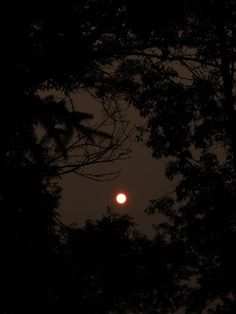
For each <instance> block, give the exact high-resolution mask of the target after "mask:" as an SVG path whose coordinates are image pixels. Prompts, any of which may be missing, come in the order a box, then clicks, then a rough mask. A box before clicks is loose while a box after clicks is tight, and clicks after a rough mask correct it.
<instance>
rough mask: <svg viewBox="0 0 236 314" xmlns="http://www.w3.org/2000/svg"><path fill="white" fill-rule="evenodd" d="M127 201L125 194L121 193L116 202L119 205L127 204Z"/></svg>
mask: <svg viewBox="0 0 236 314" xmlns="http://www.w3.org/2000/svg"><path fill="white" fill-rule="evenodd" d="M126 200H127V197H126V195H125V194H124V193H119V194H117V195H116V202H117V203H118V204H125V203H126Z"/></svg>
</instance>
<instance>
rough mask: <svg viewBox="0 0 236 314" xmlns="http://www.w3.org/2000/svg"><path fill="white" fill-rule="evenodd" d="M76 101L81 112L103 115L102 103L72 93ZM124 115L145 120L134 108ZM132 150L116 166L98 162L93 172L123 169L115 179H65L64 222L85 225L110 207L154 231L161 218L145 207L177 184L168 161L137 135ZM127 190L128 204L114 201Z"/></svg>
mask: <svg viewBox="0 0 236 314" xmlns="http://www.w3.org/2000/svg"><path fill="white" fill-rule="evenodd" d="M72 98H73V101H74V104H75V105H76V106H78V107H79V109H80V110H81V111H85V112H89V113H92V114H93V115H94V121H96V119H99V116H101V105H100V104H99V103H97V102H96V100H95V99H93V98H92V97H91V96H88V95H86V94H82V95H80V94H79V95H74V96H73V95H72ZM123 114H124V118H125V119H127V120H129V121H130V126H131V127H132V126H135V125H136V126H138V125H143V124H144V123H145V121H144V120H142V119H141V118H140V116H139V114H138V112H137V111H135V110H134V109H133V108H128V109H127V110H125V112H124V113H123ZM129 142H130V143H131V147H132V153H131V156H130V158H129V159H126V160H118V161H116V162H114V163H113V164H112V165H109V164H106V165H104V166H103V168H101V166H99V165H97V166H95V167H93V171H94V170H95V171H98V172H99V171H104V172H106V171H108V170H111V171H113V170H119V169H121V170H122V172H121V174H120V176H119V177H118V178H116V179H114V180H112V181H105V182H95V181H92V180H89V179H85V178H83V177H81V176H78V175H75V174H69V175H65V176H64V177H63V178H62V187H63V193H62V201H61V205H60V208H59V213H60V215H61V219H62V221H63V222H64V223H66V224H68V223H69V224H70V223H77V224H78V225H79V226H82V225H83V224H84V222H85V221H86V220H87V219H96V218H101V216H102V215H103V214H105V213H106V211H107V207H108V206H109V207H110V208H111V209H112V210H113V211H114V212H117V213H121V214H123V213H125V214H129V215H130V216H132V217H134V218H135V221H136V222H137V224H138V228H139V229H140V230H141V231H142V232H144V233H145V234H147V235H150V236H151V235H152V234H153V227H152V225H153V224H154V223H157V219H158V220H159V221H160V219H161V217H160V216H159V217H158V218H157V217H156V216H148V215H147V214H146V213H145V212H144V210H145V208H147V205H148V202H149V200H151V199H156V198H158V197H160V196H162V195H163V194H165V193H168V192H169V191H170V190H172V189H173V186H174V183H173V182H170V181H168V180H167V179H166V177H165V174H164V172H165V164H166V162H167V160H163V159H162V160H157V159H155V158H153V157H152V153H151V150H149V149H148V148H147V146H145V145H144V144H141V143H137V141H135V135H134V136H133V137H132V138H130V140H129ZM119 191H123V192H125V193H127V196H128V201H127V203H126V204H125V205H122V206H120V205H118V204H116V202H115V200H114V196H115V194H116V193H117V192H119Z"/></svg>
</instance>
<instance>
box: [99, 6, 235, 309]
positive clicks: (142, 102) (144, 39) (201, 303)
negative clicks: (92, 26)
mask: <svg viewBox="0 0 236 314" xmlns="http://www.w3.org/2000/svg"><path fill="white" fill-rule="evenodd" d="M169 8H170V10H168V9H169ZM175 10H176V14H175V15H173V12H174V11H175ZM123 11H125V13H124V15H125V16H126V19H125V25H126V27H127V30H128V31H127V33H126V34H127V37H124V36H123V37H122V40H123V41H122V50H120V59H119V60H120V63H119V64H118V65H117V67H116V70H115V71H114V73H113V75H111V76H110V79H108V80H107V82H106V85H105V87H104V86H103V87H102V92H103V94H104V97H108V96H107V94H106V89H108V90H109V93H111V90H113V92H114V94H118V95H119V94H122V95H125V99H126V100H127V101H128V102H129V103H130V104H132V105H134V106H135V107H136V108H138V109H139V111H140V114H141V115H142V116H144V117H146V118H147V120H148V123H147V131H148V133H149V140H148V142H147V145H148V146H149V147H151V148H152V150H153V155H154V157H157V158H162V157H168V158H170V159H171V161H170V162H169V163H168V165H167V168H166V175H167V176H168V177H169V178H170V179H171V180H172V179H173V178H176V177H177V178H178V179H179V180H178V183H177V186H176V189H175V196H174V197H163V198H161V199H159V200H154V201H153V202H152V203H151V206H150V208H149V211H151V212H155V211H157V210H158V212H160V213H162V214H164V215H166V217H167V218H168V221H167V223H166V224H163V225H161V226H159V227H158V228H159V229H158V232H159V233H161V234H163V236H164V238H166V241H167V243H168V241H177V243H179V244H178V245H179V246H180V247H182V246H184V247H185V254H186V260H185V262H184V263H183V267H182V271H180V272H179V280H180V283H181V282H182V283H183V282H185V280H187V282H188V284H187V285H183V284H180V287H179V291H180V292H181V294H182V297H183V301H182V304H185V305H186V307H187V308H186V311H189V313H202V311H203V310H204V309H207V308H208V307H209V306H211V304H212V303H214V302H216V303H217V302H222V304H223V306H221V305H219V307H217V308H216V309H211V311H216V312H217V313H218V311H222V312H223V311H224V309H223V310H222V308H224V307H225V308H227V307H228V306H229V308H233V306H234V304H235V270H234V266H233V265H234V264H235V254H234V252H233V244H234V243H235V211H234V206H235V186H236V185H235V183H236V182H235V179H236V178H235V170H236V162H235V160H236V157H235V156H236V149H235V147H236V145H235V143H236V136H235V125H236V124H235V123H236V116H235V95H234V89H235V48H236V47H235V39H234V37H235V14H236V6H235V1H217V0H215V1H210V0H209V1H200V2H199V1H189V0H187V1H180V2H178V4H177V3H176V4H173V3H170V2H168V1H165V2H162V1H160V2H159V3H158V4H156V3H154V2H153V1H148V2H145V6H144V4H140V5H138V4H137V5H136V4H129V5H127V6H126V7H125V9H124V10H123ZM179 11H181V12H182V13H181V14H177V12H179ZM120 41H121V39H120ZM229 273H230V274H231V275H229ZM189 283H194V285H193V286H192V287H190V285H189ZM186 296H187V297H186ZM213 301H214V302H213ZM209 311H210V309H209Z"/></svg>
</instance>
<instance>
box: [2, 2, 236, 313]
mask: <svg viewBox="0 0 236 314" xmlns="http://www.w3.org/2000/svg"><path fill="white" fill-rule="evenodd" d="M2 12H3V17H2V19H1V22H0V26H1V27H0V33H1V40H2V50H1V53H2V56H1V61H0V63H1V71H2V75H1V78H0V91H1V102H2V106H1V116H0V128H1V130H0V134H1V135H0V137H1V151H0V161H1V162H0V173H1V177H0V208H1V213H0V217H1V228H0V235H1V260H2V261H3V266H2V268H1V277H2V283H3V287H4V289H3V290H4V291H3V293H2V299H3V301H2V304H1V309H2V312H3V313H6V314H13V313H14V314H15V313H21V312H24V313H30V314H31V313H32V314H33V313H67V312H68V313H73V312H79V313H88V314H89V313H95V314H96V313H99V314H100V313H101V314H102V313H171V312H172V313H174V312H177V311H178V310H181V309H183V311H184V312H185V313H203V311H208V312H209V313H234V312H235V293H236V291H235V289H236V272H235V262H236V258H235V253H234V245H235V240H236V239H235V237H236V233H235V225H236V221H235V220H236V216H235V210H234V207H235V197H236V182H235V180H236V176H235V170H236V133H235V125H236V123H235V122H236V121H235V119H236V116H235V16H236V3H235V1H233V0H230V1H220V0H207V1H206V0H205V1H195V0H181V1H178V2H177V1H176V2H173V1H166V0H165V1H158V2H157V1H152V0H148V1H146V2H145V3H141V4H139V3H137V1H129V2H128V1H118V0H114V1H112V0H104V1H99V2H98V1H94V0H88V1H72V0H70V1H61V2H55V1H50V2H49V3H48V2H45V1H33V2H32V1H31V2H28V1H23V2H17V1H8V3H6V4H5V6H4V7H3V10H2ZM78 90H89V91H90V92H91V93H93V94H94V95H96V96H97V97H98V98H100V99H101V100H102V102H103V103H105V102H106V103H108V104H109V105H111V104H112V102H114V101H115V100H117V99H120V98H121V99H123V100H125V101H127V102H128V103H129V104H131V105H133V106H134V107H135V108H137V110H139V112H140V114H141V115H142V116H143V117H146V119H147V121H148V122H147V128H146V130H142V131H147V132H148V135H149V140H148V142H147V145H148V146H149V147H151V148H152V150H153V156H154V157H156V158H162V157H169V159H170V162H169V164H168V165H167V168H166V175H167V177H168V178H169V179H170V180H173V179H174V178H178V179H179V180H178V183H177V186H176V189H175V193H174V195H168V197H164V196H163V197H162V198H161V199H158V200H153V201H152V202H151V203H150V208H149V209H148V212H149V213H150V212H151V213H155V212H158V213H160V214H162V215H165V216H166V222H165V223H162V224H159V225H157V236H156V238H155V239H153V240H152V241H151V240H148V239H146V238H145V237H143V236H141V235H140V234H139V233H138V232H137V231H136V230H135V227H134V224H133V222H132V220H131V219H130V218H129V217H126V216H117V215H114V214H112V213H108V215H107V216H105V217H103V219H102V220H100V221H96V222H91V221H90V222H87V224H86V226H85V227H84V228H83V229H79V228H76V227H65V226H63V225H62V224H61V223H60V221H59V220H58V217H57V214H56V208H57V206H58V204H59V200H60V188H59V187H58V186H57V185H56V183H55V182H56V181H54V178H58V177H60V176H61V175H63V174H65V173H70V172H74V173H78V174H81V175H84V176H87V177H90V178H91V177H92V178H93V179H97V178H98V177H97V174H95V175H91V174H90V173H86V172H83V168H82V167H84V166H86V165H91V164H94V163H104V162H112V161H114V160H116V159H117V158H122V157H124V156H125V155H126V154H127V152H128V150H127V149H126V148H124V147H123V146H122V145H123V144H124V141H125V139H126V138H127V134H125V133H124V132H123V133H122V134H121V135H120V133H119V132H116V130H117V129H116V127H117V126H116V124H114V130H113V132H111V133H112V135H109V134H108V133H106V132H104V131H103V130H100V129H99V130H98V129H97V128H95V129H94V128H91V127H88V126H87V125H85V123H84V122H85V120H90V119H92V116H91V115H89V114H86V113H82V112H80V110H79V108H78V106H74V104H73V102H72V101H71V100H72V99H71V93H72V92H74V91H78ZM55 91H56V92H60V93H62V94H63V98H62V99H61V100H59V101H58V100H56V99H55V98H54V97H52V96H53V93H54V94H55ZM43 92H47V93H49V94H50V95H51V96H49V97H45V98H44V97H43V96H42V94H43ZM113 114H114V113H113ZM112 121H113V122H114V123H115V121H116V116H114V115H112ZM123 131H124V129H123ZM111 175H114V173H113V174H111Z"/></svg>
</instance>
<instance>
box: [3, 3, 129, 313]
mask: <svg viewBox="0 0 236 314" xmlns="http://www.w3.org/2000/svg"><path fill="white" fill-rule="evenodd" d="M92 4H93V1H92V2H91V3H90V1H88V2H87V1H84V2H80V3H77V4H76V3H74V1H69V2H68V1H64V2H63V3H60V4H59V3H56V2H54V1H52V2H50V3H46V2H45V1H36V2H34V4H32V3H30V2H28V1H23V2H22V3H21V4H19V3H17V2H16V1H10V2H8V3H6V4H5V6H4V8H3V12H4V18H2V19H1V22H0V25H1V27H0V28H1V39H2V43H3V49H2V59H1V61H0V63H1V69H2V76H1V78H0V91H1V102H2V106H1V116H0V134H1V135H0V136H1V152H0V160H1V164H0V171H1V179H0V207H1V214H0V215H1V222H2V223H1V228H0V235H1V248H2V249H1V260H2V261H4V267H3V268H2V270H1V275H2V278H3V283H4V286H5V287H6V289H5V292H4V294H3V300H4V302H3V304H2V311H3V312H4V313H17V312H19V311H21V310H22V312H23V311H24V312H26V313H27V312H28V313H32V312H35V311H39V312H40V311H43V309H42V307H43V306H44V305H45V304H49V303H50V302H51V298H50V292H49V291H51V289H53V288H52V286H51V283H52V282H53V283H55V281H53V279H52V277H53V274H54V272H53V271H52V267H53V264H55V267H57V263H56V262H55V261H56V260H57V258H58V255H59V253H58V252H59V251H60V238H59V236H58V228H59V225H58V221H57V220H58V219H57V214H56V209H57V207H58V204H59V200H60V188H59V187H58V186H57V184H56V182H55V178H58V177H59V176H60V175H62V174H64V173H69V172H74V173H79V174H82V175H84V176H89V177H92V178H95V179H99V178H100V176H99V174H94V173H92V174H90V173H87V172H86V173H85V172H81V169H82V168H83V167H85V166H86V165H91V164H96V163H107V162H112V161H114V160H116V159H117V158H122V157H126V156H127V153H128V152H129V148H127V147H126V146H125V145H124V142H125V140H126V139H127V136H128V134H127V133H126V134H125V128H126V126H125V123H124V121H122V123H121V124H122V127H119V126H118V124H119V123H118V119H117V115H118V113H117V112H116V113H114V112H113V115H112V116H110V117H109V121H111V120H112V121H113V122H114V121H116V122H114V124H113V126H114V128H113V129H111V128H110V129H111V133H110V134H108V133H107V132H106V131H104V129H103V127H104V124H105V123H107V122H108V118H106V120H105V121H104V123H102V124H101V125H100V127H101V128H98V126H96V127H95V128H92V127H89V126H88V125H87V124H86V123H84V122H85V121H86V120H89V119H91V118H92V116H91V115H89V114H86V113H81V112H80V110H79V109H78V108H77V107H76V106H73V104H72V102H71V97H70V96H71V93H72V91H78V90H79V89H83V90H86V89H88V88H91V89H92V88H93V87H94V85H95V84H96V81H97V80H99V79H100V78H101V74H100V73H101V71H100V69H99V62H103V63H104V62H109V60H108V59H109V58H106V57H104V56H101V55H100V56H99V53H96V50H97V49H96V42H99V38H100V36H101V34H102V33H104V28H102V29H100V20H101V16H100V15H99V13H100V12H97V11H96V5H95V7H94V6H93V5H92ZM55 9H56V10H57V13H56V14H55ZM106 19H107V17H106ZM98 25H99V29H98V28H97V26H98ZM94 30H95V31H94ZM105 60H106V61H105ZM53 89H54V90H57V91H58V92H59V91H60V92H61V93H63V99H61V100H60V101H57V100H56V99H55V98H52V97H47V98H45V99H44V98H43V97H42V96H41V93H42V91H45V90H47V91H48V92H49V93H51V95H53V93H54V91H53ZM54 94H55V93H54ZM116 111H117V110H116ZM121 129H122V132H121ZM126 131H127V129H126ZM116 174H117V173H112V174H108V175H109V176H111V175H116ZM24 283H25V285H24ZM23 285H24V288H23ZM12 287H14V288H12ZM45 287H46V288H45ZM26 296H27V297H26ZM26 298H28V300H26ZM29 299H30V300H31V301H30V302H29ZM12 300H14V302H12ZM40 304H41V305H42V307H41V305H40ZM31 307H32V308H31Z"/></svg>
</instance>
